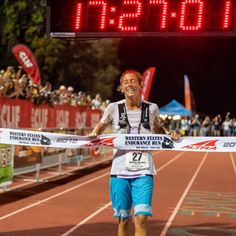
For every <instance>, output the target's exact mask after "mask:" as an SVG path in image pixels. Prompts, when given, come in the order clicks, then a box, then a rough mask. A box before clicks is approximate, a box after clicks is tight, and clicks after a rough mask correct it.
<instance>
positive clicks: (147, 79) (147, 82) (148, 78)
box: [141, 67, 156, 100]
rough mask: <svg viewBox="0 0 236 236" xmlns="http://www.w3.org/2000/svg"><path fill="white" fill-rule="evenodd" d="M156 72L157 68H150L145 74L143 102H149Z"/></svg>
mask: <svg viewBox="0 0 236 236" xmlns="http://www.w3.org/2000/svg"><path fill="white" fill-rule="evenodd" d="M155 71H156V67H150V68H148V69H147V70H145V71H144V73H143V88H142V94H141V96H142V99H143V100H148V97H149V93H150V90H151V87H152V80H153V77H154V74H155Z"/></svg>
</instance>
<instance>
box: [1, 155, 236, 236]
mask: <svg viewBox="0 0 236 236" xmlns="http://www.w3.org/2000/svg"><path fill="white" fill-rule="evenodd" d="M154 160H155V164H156V168H157V169H158V174H157V175H156V176H155V190H154V196H153V213H154V216H153V217H152V218H150V221H149V235H151V236H152V235H157V236H158V235H161V236H164V235H168V236H169V235H181V236H185V235H186V236H191V235H193V236H197V235H199V236H200V235H213V236H221V235H222V236H228V235H236V168H235V163H236V154H235V153H233V154H232V153H193V152H174V151H163V152H155V153H154ZM101 167H102V168H101ZM109 171H110V165H108V164H106V165H103V166H100V168H90V169H87V170H81V171H78V172H76V173H74V174H73V175H68V176H67V177H65V176H64V178H59V179H55V180H50V181H49V182H47V183H43V184H37V185H33V186H31V187H27V188H26V187H25V188H21V189H15V190H12V191H10V192H7V193H2V194H0V205H1V206H0V235H4V236H27V235H31V236H67V235H70V236H101V235H109V236H115V235H116V232H117V219H114V218H113V217H112V215H113V210H112V208H111V203H110V199H109Z"/></svg>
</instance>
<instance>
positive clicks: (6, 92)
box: [0, 66, 236, 136]
mask: <svg viewBox="0 0 236 236" xmlns="http://www.w3.org/2000/svg"><path fill="white" fill-rule="evenodd" d="M0 97H7V98H12V99H14V98H16V99H26V100H30V101H31V102H32V103H34V104H38V105H40V104H49V105H50V106H53V105H57V104H60V105H61V104H68V105H71V106H77V105H79V106H86V107H89V108H92V109H100V110H102V111H104V110H105V109H106V107H107V106H108V105H109V104H110V100H105V101H103V100H102V98H101V96H100V94H96V96H95V97H94V98H92V96H91V95H90V94H86V93H85V92H83V91H79V92H76V91H75V89H74V88H73V87H72V86H68V87H66V86H65V85H61V86H60V87H59V88H58V89H55V90H53V89H52V85H51V84H50V83H49V82H47V83H46V84H45V85H44V86H42V85H38V84H36V83H33V82H32V80H31V79H30V78H29V77H28V76H27V75H26V74H24V73H23V70H22V68H21V67H20V66H19V67H18V70H17V71H15V69H14V67H13V66H8V67H7V68H6V70H0ZM164 122H165V123H166V126H168V128H169V130H171V131H174V130H175V131H176V130H177V131H178V132H180V133H181V135H183V136H235V135H236V118H235V117H233V116H232V115H231V113H230V112H228V113H227V114H226V116H225V118H224V119H223V118H222V117H221V115H220V114H218V115H216V116H215V117H213V118H210V117H209V116H205V117H203V118H200V116H199V115H198V114H196V115H194V116H192V117H179V118H177V119H175V117H171V118H170V119H164Z"/></svg>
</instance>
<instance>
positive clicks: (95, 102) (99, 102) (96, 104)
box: [92, 94, 102, 109]
mask: <svg viewBox="0 0 236 236" xmlns="http://www.w3.org/2000/svg"><path fill="white" fill-rule="evenodd" d="M101 105H102V98H101V96H100V94H96V96H95V98H94V99H93V100H92V109H100V107H101Z"/></svg>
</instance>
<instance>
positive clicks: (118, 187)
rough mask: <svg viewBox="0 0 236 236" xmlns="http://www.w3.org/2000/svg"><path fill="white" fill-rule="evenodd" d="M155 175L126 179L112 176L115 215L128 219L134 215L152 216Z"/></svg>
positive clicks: (111, 186) (112, 197)
mask: <svg viewBox="0 0 236 236" xmlns="http://www.w3.org/2000/svg"><path fill="white" fill-rule="evenodd" d="M152 193H153V176H149V175H148V176H141V177H138V178H133V179H124V178H117V177H113V176H111V178H110V197H111V201H112V207H113V209H114V212H115V213H114V217H116V218H121V219H126V218H129V217H131V208H132V205H133V206H134V215H146V216H152Z"/></svg>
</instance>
